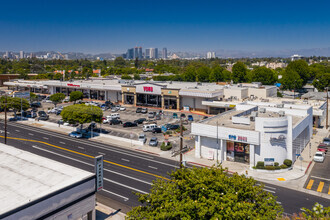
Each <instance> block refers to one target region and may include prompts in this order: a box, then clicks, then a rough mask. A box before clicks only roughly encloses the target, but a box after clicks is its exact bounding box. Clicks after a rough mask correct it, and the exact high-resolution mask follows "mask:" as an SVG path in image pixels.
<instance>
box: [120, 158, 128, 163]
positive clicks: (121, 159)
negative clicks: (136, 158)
mask: <svg viewBox="0 0 330 220" xmlns="http://www.w3.org/2000/svg"><path fill="white" fill-rule="evenodd" d="M121 160H123V161H126V162H129V160H127V159H125V158H121Z"/></svg>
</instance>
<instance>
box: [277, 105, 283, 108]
mask: <svg viewBox="0 0 330 220" xmlns="http://www.w3.org/2000/svg"><path fill="white" fill-rule="evenodd" d="M276 107H277V108H283V107H284V104H277V105H276Z"/></svg>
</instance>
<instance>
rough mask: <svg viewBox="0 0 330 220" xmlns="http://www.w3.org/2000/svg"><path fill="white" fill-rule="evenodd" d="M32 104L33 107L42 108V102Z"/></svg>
mask: <svg viewBox="0 0 330 220" xmlns="http://www.w3.org/2000/svg"><path fill="white" fill-rule="evenodd" d="M30 106H31V108H33V107H35V108H40V107H41V103H40V102H32V103H31V105H30Z"/></svg>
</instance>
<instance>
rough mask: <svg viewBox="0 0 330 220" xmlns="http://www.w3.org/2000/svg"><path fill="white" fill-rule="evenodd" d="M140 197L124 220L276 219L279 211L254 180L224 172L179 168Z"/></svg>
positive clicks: (217, 169) (213, 168) (280, 208)
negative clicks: (139, 204)
mask: <svg viewBox="0 0 330 220" xmlns="http://www.w3.org/2000/svg"><path fill="white" fill-rule="evenodd" d="M170 177H171V180H169V181H166V180H163V179H158V180H156V181H155V182H154V183H153V185H152V189H151V193H149V194H140V193H137V195H138V196H139V201H140V202H141V203H142V206H137V207H135V208H133V209H132V210H131V211H130V212H128V213H127V217H128V219H276V218H277V217H278V216H280V215H281V213H282V207H281V205H279V204H278V203H277V202H276V199H275V197H274V196H273V195H272V194H270V193H269V192H266V191H264V190H263V187H262V186H258V185H257V182H256V180H254V179H252V178H246V177H245V176H243V175H242V176H239V175H238V174H234V175H233V176H231V177H230V176H228V174H227V173H226V172H225V170H224V169H222V168H221V167H220V168H217V167H211V168H191V169H190V168H189V169H188V168H182V169H178V170H176V171H174V172H172V173H171V174H170Z"/></svg>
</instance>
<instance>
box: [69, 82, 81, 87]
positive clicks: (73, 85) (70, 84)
mask: <svg viewBox="0 0 330 220" xmlns="http://www.w3.org/2000/svg"><path fill="white" fill-rule="evenodd" d="M66 85H67V86H72V87H80V85H75V84H72V83H68V84H66Z"/></svg>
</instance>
